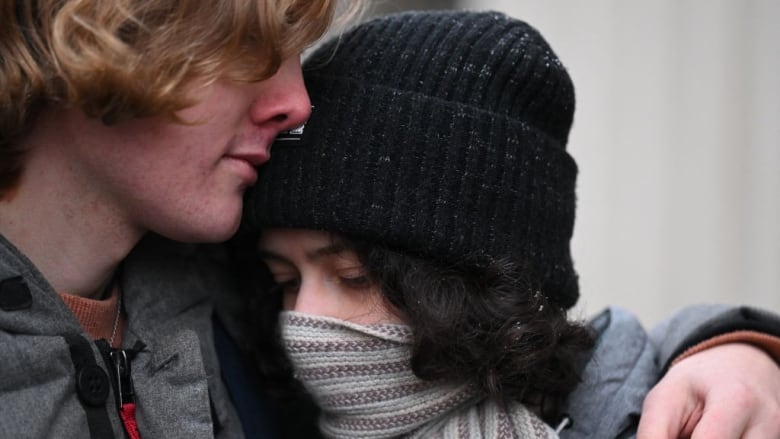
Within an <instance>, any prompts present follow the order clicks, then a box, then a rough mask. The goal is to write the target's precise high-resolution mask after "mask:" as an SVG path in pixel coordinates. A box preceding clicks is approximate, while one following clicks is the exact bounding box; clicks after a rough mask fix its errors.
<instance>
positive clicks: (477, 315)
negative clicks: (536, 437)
mask: <svg viewBox="0 0 780 439" xmlns="http://www.w3.org/2000/svg"><path fill="white" fill-rule="evenodd" d="M333 239H336V240H339V241H343V243H344V244H345V245H346V246H347V248H350V249H353V250H354V251H355V252H356V254H357V255H358V258H359V259H360V260H361V262H362V263H363V264H364V265H365V267H366V269H367V271H368V274H369V276H370V277H371V278H372V280H373V281H375V282H377V284H378V285H379V287H380V290H381V291H382V293H383V295H384V298H385V300H386V301H387V303H388V304H389V305H390V306H392V307H393V308H394V309H396V310H397V311H399V312H400V315H403V316H404V319H405V320H406V322H407V323H408V324H409V325H410V326H411V327H412V328H413V329H414V342H413V346H412V360H411V368H412V371H413V372H414V373H415V375H417V376H418V377H420V378H421V379H424V380H446V381H449V382H468V383H471V384H473V385H474V386H475V387H476V388H477V389H478V391H479V392H481V393H482V394H484V395H485V396H488V397H491V398H495V399H498V400H505V401H506V400H518V401H522V402H523V403H526V404H528V405H532V406H535V407H539V408H540V410H541V411H542V415H543V417H545V418H548V419H550V418H554V417H557V415H558V413H557V411H558V408H559V405H560V403H561V402H562V400H563V399H564V398H565V396H566V395H567V394H568V393H569V392H571V390H572V389H573V388H574V387H575V386H576V385H577V383H578V382H579V373H580V371H581V368H582V367H583V366H584V363H585V360H586V359H587V355H588V353H589V352H590V349H591V348H592V346H593V344H594V334H593V333H592V331H591V330H590V329H589V328H588V327H587V326H586V325H584V324H583V323H580V322H575V321H571V320H569V319H568V318H567V315H566V310H564V309H562V308H561V307H559V306H556V305H554V304H553V303H552V302H551V301H549V300H548V299H547V297H546V296H545V294H544V291H541V290H540V289H539V288H538V285H539V283H537V282H534V277H535V276H533V275H532V273H530V270H529V269H528V268H527V267H525V266H523V265H522V264H518V263H514V262H513V261H509V260H487V259H485V258H483V257H475V256H469V255H466V256H464V257H463V258H462V259H461V260H460V261H458V262H457V263H452V262H444V261H440V260H435V259H431V258H428V257H420V256H415V255H412V254H409V253H407V252H403V251H398V250H394V249H391V248H388V247H385V246H383V245H379V244H376V243H374V242H371V241H366V240H360V239H355V238H351V237H342V236H340V235H334V237H333ZM254 242H257V241H254ZM256 257H257V256H255V258H256ZM258 260H259V258H258ZM246 261H247V260H246V259H244V261H243V262H244V263H246ZM260 265H263V264H260ZM252 271H254V272H255V276H260V277H264V280H262V281H261V282H257V281H256V282H255V286H254V288H255V290H254V292H253V293H252V295H251V298H252V302H253V304H252V306H251V307H250V309H251V312H252V314H254V316H253V321H254V322H255V323H254V325H253V327H254V334H255V337H256V345H255V352H256V358H257V361H258V364H259V368H260V370H261V374H262V375H263V376H264V377H265V378H266V381H267V383H268V385H270V386H271V387H274V388H277V389H279V388H280V387H283V386H280V385H279V384H280V383H286V384H285V385H289V382H288V380H289V378H290V377H291V376H292V368H291V366H290V364H289V362H288V360H287V359H286V357H285V356H284V354H283V349H282V348H281V347H280V344H279V334H278V324H277V322H278V318H277V317H276V315H278V311H279V309H280V308H281V298H280V295H279V294H273V293H272V291H273V285H272V283H273V281H272V280H271V278H270V276H269V275H268V274H267V272H266V273H263V274H260V273H262V272H263V270H260V271H258V267H257V266H255V267H254V268H253V269H252ZM256 288H260V289H261V290H260V291H258V290H257V289H256ZM293 386H294V387H295V391H296V392H300V391H301V389H300V388H299V387H298V386H297V385H293Z"/></svg>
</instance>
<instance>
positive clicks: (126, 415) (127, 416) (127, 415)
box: [119, 402, 141, 439]
mask: <svg viewBox="0 0 780 439" xmlns="http://www.w3.org/2000/svg"><path fill="white" fill-rule="evenodd" d="M119 416H120V417H121V418H122V423H123V424H125V431H126V432H127V435H128V436H129V437H130V439H141V433H140V432H139V431H138V422H136V420H135V404H133V403H132V402H131V403H127V404H123V405H122V408H120V409H119Z"/></svg>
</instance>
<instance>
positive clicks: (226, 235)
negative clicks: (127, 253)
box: [163, 214, 241, 244]
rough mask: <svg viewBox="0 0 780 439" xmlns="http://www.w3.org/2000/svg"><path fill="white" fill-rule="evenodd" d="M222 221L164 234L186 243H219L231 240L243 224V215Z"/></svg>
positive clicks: (192, 224)
mask: <svg viewBox="0 0 780 439" xmlns="http://www.w3.org/2000/svg"><path fill="white" fill-rule="evenodd" d="M219 219H220V220H222V221H212V222H199V223H189V224H188V225H187V226H188V227H186V228H182V229H180V230H176V231H172V232H171V233H163V235H165V236H166V237H167V238H169V239H173V240H174V241H179V242H185V243H193V244H194V243H208V244H211V243H219V242H224V241H227V240H228V239H230V238H231V237H232V236H233V235H234V234H235V233H236V231H238V226H239V224H240V222H241V215H240V214H237V215H235V216H234V218H224V216H223V218H219Z"/></svg>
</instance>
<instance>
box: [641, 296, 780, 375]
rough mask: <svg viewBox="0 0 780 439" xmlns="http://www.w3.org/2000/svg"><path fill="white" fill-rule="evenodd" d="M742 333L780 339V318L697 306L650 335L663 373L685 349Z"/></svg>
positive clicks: (738, 309) (766, 313) (743, 308)
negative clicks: (744, 331)
mask: <svg viewBox="0 0 780 439" xmlns="http://www.w3.org/2000/svg"><path fill="white" fill-rule="evenodd" d="M743 330H748V331H756V332H762V333H765V334H769V335H774V336H780V316H779V315H777V314H774V313H771V312H769V311H766V310H761V309H757V308H751V307H747V306H740V307H735V306H728V305H714V304H713V305H694V306H690V307H687V308H684V309H683V310H681V311H679V312H678V313H676V314H675V315H673V316H672V317H670V318H669V319H666V320H664V321H663V322H661V323H660V324H659V325H658V326H656V327H655V328H653V330H652V331H651V332H650V338H651V340H652V342H653V344H654V345H655V348H656V351H657V356H658V364H659V366H660V367H661V371H662V372H665V371H666V370H667V369H668V368H669V366H670V364H671V362H672V361H673V360H674V359H675V358H676V357H677V356H679V355H680V354H682V353H683V352H685V350H686V349H688V348H690V347H692V346H695V345H697V344H699V343H701V342H703V341H705V340H707V339H710V338H712V337H715V336H718V335H723V334H727V333H729V332H734V331H743Z"/></svg>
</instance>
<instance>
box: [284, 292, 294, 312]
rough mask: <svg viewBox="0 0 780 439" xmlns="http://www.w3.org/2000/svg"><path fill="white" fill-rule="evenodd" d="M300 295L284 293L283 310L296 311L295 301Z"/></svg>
mask: <svg viewBox="0 0 780 439" xmlns="http://www.w3.org/2000/svg"><path fill="white" fill-rule="evenodd" d="M297 297H298V294H296V293H291V292H284V293H282V309H283V310H285V311H292V310H294V309H295V299H296V298H297Z"/></svg>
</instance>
